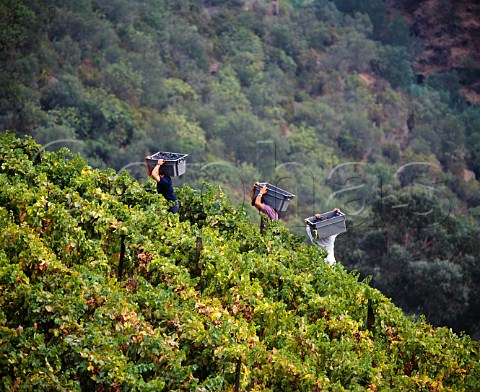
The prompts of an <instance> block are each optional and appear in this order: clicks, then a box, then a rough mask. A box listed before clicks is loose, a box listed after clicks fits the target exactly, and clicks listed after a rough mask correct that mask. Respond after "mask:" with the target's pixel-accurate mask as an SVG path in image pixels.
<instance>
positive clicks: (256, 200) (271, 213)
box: [251, 182, 278, 233]
mask: <svg viewBox="0 0 480 392" xmlns="http://www.w3.org/2000/svg"><path fill="white" fill-rule="evenodd" d="M257 186H258V183H257V182H256V183H255V184H254V185H253V188H252V195H251V199H252V205H253V206H254V207H255V208H256V209H257V210H258V213H259V214H260V213H262V212H263V213H264V214H265V215H267V216H268V217H269V218H270V219H271V220H278V212H277V211H276V210H275V209H274V208H273V207H271V206H269V205H268V204H265V202H264V200H263V195H264V194H266V193H267V191H268V190H267V186H266V185H264V186H263V187H262V188H260V190H259V192H258V195H257V197H255V190H256V188H257ZM260 215H261V214H260ZM263 219H264V217H263V216H261V217H260V233H263V229H264V226H265V224H264V221H263Z"/></svg>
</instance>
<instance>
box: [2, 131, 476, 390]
mask: <svg viewBox="0 0 480 392" xmlns="http://www.w3.org/2000/svg"><path fill="white" fill-rule="evenodd" d="M177 194H178V196H179V199H180V201H181V209H180V213H179V214H178V215H173V214H170V213H168V212H167V208H168V207H167V205H166V203H165V201H164V200H163V199H162V198H161V196H159V195H157V193H156V191H155V187H154V183H153V181H145V182H144V183H139V182H138V181H137V180H135V179H133V178H132V177H131V176H130V175H129V174H128V173H126V172H121V173H117V172H115V171H114V170H112V169H109V170H100V169H92V168H91V167H90V166H88V165H87V163H86V161H85V160H84V159H83V158H82V157H81V156H80V155H75V154H72V153H71V152H69V151H68V150H66V149H62V150H60V151H58V152H47V151H45V149H44V148H42V146H41V145H39V144H37V143H36V142H34V141H33V139H31V138H29V137H26V138H21V139H19V138H17V137H16V136H14V134H13V133H9V132H7V133H5V134H3V135H1V136H0V227H1V231H0V390H2V391H157V392H158V391H232V390H233V391H346V390H348V391H401V390H403V391H413V390H415V391H455V392H457V391H475V390H480V363H479V358H480V355H479V345H478V342H475V341H473V340H471V338H470V337H468V336H459V335H457V334H455V333H453V332H452V331H451V330H450V329H448V328H433V327H432V326H431V325H429V324H428V323H426V322H425V320H424V319H423V318H422V317H419V318H417V319H413V318H410V317H406V316H405V315H404V314H403V313H402V310H401V309H400V308H398V307H396V306H394V305H393V304H392V302H391V301H390V300H389V299H388V298H386V297H385V296H384V295H382V293H381V292H380V291H378V290H376V289H373V288H371V287H370V286H369V284H368V280H366V281H365V280H364V281H359V278H358V274H356V273H354V272H347V270H346V269H345V268H344V267H343V266H342V265H340V264H337V265H335V266H333V267H332V266H330V265H329V264H327V263H325V262H324V258H325V256H326V254H325V253H324V252H323V251H320V250H318V249H317V248H315V247H311V246H308V245H306V244H305V243H304V242H303V241H302V239H300V238H298V237H295V236H294V235H292V234H290V233H289V231H288V230H287V229H286V228H285V227H284V226H283V224H282V223H281V222H272V223H271V224H269V225H268V227H267V230H266V231H265V233H264V235H263V236H261V235H260V232H259V229H258V227H257V226H255V225H254V226H252V224H251V220H250V219H249V218H248V217H247V215H246V212H245V210H244V209H243V208H242V207H240V208H238V209H235V208H233V207H232V204H231V203H230V202H229V200H228V199H227V198H226V197H225V196H224V195H223V193H222V191H221V189H219V188H215V187H213V186H210V185H208V184H204V187H203V188H202V190H194V189H192V188H190V187H189V186H188V185H184V186H183V187H182V188H181V189H178V191H177ZM247 208H251V207H247Z"/></svg>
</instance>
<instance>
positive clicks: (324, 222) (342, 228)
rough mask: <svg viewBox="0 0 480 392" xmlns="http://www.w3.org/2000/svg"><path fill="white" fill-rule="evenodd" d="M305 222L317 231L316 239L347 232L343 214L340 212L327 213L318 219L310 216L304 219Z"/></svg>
mask: <svg viewBox="0 0 480 392" xmlns="http://www.w3.org/2000/svg"><path fill="white" fill-rule="evenodd" d="M305 222H306V223H307V224H308V225H310V226H311V227H312V229H315V230H317V236H318V238H325V237H329V236H331V235H335V234H340V233H344V232H346V231H347V225H346V224H345V214H344V213H343V212H341V211H338V212H334V211H329V212H325V213H323V214H321V215H320V218H317V217H316V216H311V217H310V218H307V219H305Z"/></svg>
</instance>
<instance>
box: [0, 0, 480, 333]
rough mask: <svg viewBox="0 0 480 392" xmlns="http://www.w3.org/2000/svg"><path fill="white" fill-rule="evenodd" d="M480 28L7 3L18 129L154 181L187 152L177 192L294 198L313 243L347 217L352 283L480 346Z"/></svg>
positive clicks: (372, 8) (386, 6)
mask: <svg viewBox="0 0 480 392" xmlns="http://www.w3.org/2000/svg"><path fill="white" fill-rule="evenodd" d="M477 16H478V5H477V4H476V3H475V2H473V1H468V0H465V1H459V2H453V1H450V0H442V1H433V0H429V1H415V0H389V1H385V2H384V1H382V0H372V1H368V2H367V1H358V0H348V1H347V0H336V1H329V0H280V1H267V0H262V1H255V0H225V1H219V0H208V1H207V0H206V1H201V0H189V1H187V0H128V1H127V0H75V1H74V0H48V1H47V0H35V1H34V0H18V1H16V0H4V1H2V2H1V4H0V23H1V25H2V32H1V34H0V54H1V60H0V67H1V68H0V71H1V72H0V130H1V131H2V132H5V131H6V130H11V131H13V132H15V134H16V135H18V136H25V135H29V136H32V137H33V138H34V139H35V140H36V141H37V142H39V143H41V144H42V145H43V146H44V149H45V150H46V151H54V150H57V149H58V148H61V147H68V148H69V149H70V150H71V151H73V152H79V153H81V154H82V156H84V157H85V159H87V161H88V164H89V165H90V166H91V167H93V168H102V169H104V170H106V169H108V168H113V169H114V170H115V171H117V172H121V173H123V172H124V171H126V172H128V173H130V175H132V176H133V177H134V178H136V179H138V180H141V181H142V180H143V179H145V170H144V167H143V160H144V157H145V156H146V155H148V154H150V153H154V152H156V151H159V150H164V151H173V152H179V153H186V154H189V157H188V169H187V172H186V174H185V175H184V176H182V177H180V178H177V179H175V181H176V182H175V185H176V186H178V187H182V186H183V185H184V184H188V185H189V186H190V187H191V188H192V189H196V190H199V191H202V190H204V185H203V184H204V181H207V182H209V183H211V184H214V185H218V186H220V187H221V188H222V191H223V192H224V193H225V194H226V195H227V196H228V198H229V199H230V200H231V202H232V203H233V205H234V206H235V208H239V207H240V206H242V205H246V204H248V202H249V193H250V187H251V184H252V183H253V182H254V181H256V180H261V181H268V182H270V183H273V184H277V185H278V186H280V187H281V188H284V189H287V190H289V191H291V192H292V193H294V194H295V195H296V197H295V199H294V201H293V202H292V203H291V205H290V207H289V209H288V211H287V213H285V214H283V216H282V217H281V218H282V221H283V223H284V224H285V226H286V227H287V228H288V229H289V231H290V232H291V233H293V234H296V235H297V236H299V237H300V236H303V234H304V228H303V220H304V218H305V217H308V216H311V215H312V214H313V213H314V212H319V211H327V210H330V209H331V208H333V207H339V208H341V209H342V210H343V211H344V212H345V213H346V215H347V225H348V232H347V233H346V234H342V235H341V236H339V237H338V239H337V243H336V249H337V255H336V256H337V259H338V260H339V261H341V263H342V264H343V265H344V266H345V267H346V268H347V269H348V270H349V271H354V270H357V271H358V272H359V273H360V276H361V277H362V279H363V278H366V277H368V276H371V281H370V285H371V286H372V287H375V288H378V289H380V290H381V291H382V293H384V294H385V295H387V296H389V297H391V298H392V300H393V302H394V303H395V304H396V305H397V306H399V307H401V308H402V309H403V311H404V312H405V313H406V314H410V315H412V314H424V315H425V316H426V317H427V320H428V321H429V322H430V323H432V324H434V325H436V326H448V327H451V328H453V329H454V331H456V332H458V333H460V332H461V331H465V332H467V333H468V334H470V335H471V336H472V337H474V338H478V337H479V330H480V328H479V326H480V263H479V261H480V260H479V259H480V245H479V241H478V238H479V231H480V229H479V222H480V184H479V181H478V180H479V178H480V177H479V176H480V109H479V106H478V102H477V101H476V97H477V94H478V82H479V78H480V76H479V75H480V65H479V58H478V50H476V49H477V46H478V45H475V42H476V41H475V37H476V36H478V35H476V32H477V31H478V26H477V25H478V18H477ZM184 197H187V196H186V195H185V196H184ZM245 211H246V213H247V214H248V215H249V216H250V218H251V219H252V220H253V221H255V222H256V220H257V219H258V217H257V216H256V215H255V211H254V209H253V208H251V207H248V208H246V209H245Z"/></svg>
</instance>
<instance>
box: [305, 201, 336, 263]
mask: <svg viewBox="0 0 480 392" xmlns="http://www.w3.org/2000/svg"><path fill="white" fill-rule="evenodd" d="M333 212H335V213H337V212H340V209H338V208H335V209H334V210H333ZM315 218H317V219H321V218H322V216H321V215H320V214H315ZM305 223H306V221H305ZM305 230H306V232H307V235H308V237H309V238H310V241H312V244H313V243H316V245H317V246H318V247H319V248H322V249H325V250H326V251H327V252H328V255H327V258H326V261H327V262H328V263H329V264H330V265H333V264H335V263H336V262H337V261H336V260H335V249H334V248H335V238H337V235H338V234H335V235H331V236H328V237H325V238H315V237H316V236H317V233H316V231H315V233H312V228H311V226H310V225H309V224H307V225H306V227H305Z"/></svg>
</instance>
